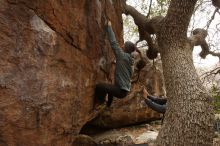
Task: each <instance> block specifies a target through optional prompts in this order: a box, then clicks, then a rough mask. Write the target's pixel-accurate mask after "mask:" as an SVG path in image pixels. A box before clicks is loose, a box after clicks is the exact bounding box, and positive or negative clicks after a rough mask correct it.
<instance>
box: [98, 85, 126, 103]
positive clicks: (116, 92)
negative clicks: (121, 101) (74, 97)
mask: <svg viewBox="0 0 220 146" xmlns="http://www.w3.org/2000/svg"><path fill="white" fill-rule="evenodd" d="M106 94H108V95H109V98H108V103H107V104H108V106H110V105H111V103H112V100H113V96H115V97H117V98H123V97H125V96H126V95H127V94H128V91H125V90H122V89H120V88H119V87H118V86H117V85H112V84H106V83H101V84H97V85H96V89H95V98H97V99H98V100H99V102H101V103H104V102H105V96H106Z"/></svg>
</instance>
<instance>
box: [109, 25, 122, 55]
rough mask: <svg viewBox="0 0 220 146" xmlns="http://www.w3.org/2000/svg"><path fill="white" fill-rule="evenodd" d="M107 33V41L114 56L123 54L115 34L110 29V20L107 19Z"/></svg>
mask: <svg viewBox="0 0 220 146" xmlns="http://www.w3.org/2000/svg"><path fill="white" fill-rule="evenodd" d="M107 34H108V38H109V42H110V44H111V47H112V50H113V52H114V54H115V56H116V58H118V57H121V56H122V55H123V51H122V49H121V48H120V47H119V45H118V42H117V40H116V38H115V34H114V32H113V30H112V27H111V22H110V21H108V25H107Z"/></svg>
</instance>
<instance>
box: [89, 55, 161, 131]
mask: <svg viewBox="0 0 220 146" xmlns="http://www.w3.org/2000/svg"><path fill="white" fill-rule="evenodd" d="M135 73H136V72H135ZM133 81H134V83H133V84H132V90H131V92H130V94H129V95H128V96H127V97H125V98H123V99H117V98H114V100H113V103H112V105H111V107H110V108H106V109H105V110H104V111H103V112H101V113H100V114H99V115H98V116H97V117H96V118H95V119H93V120H92V121H91V122H88V124H87V125H88V126H89V125H94V126H96V127H102V128H119V127H123V126H127V125H132V124H138V123H143V122H149V121H153V120H157V119H161V118H162V114H159V113H158V112H155V111H153V110H152V109H151V108H149V107H148V106H147V105H146V104H145V102H144V98H143V97H141V96H140V94H138V92H139V91H140V90H141V89H142V87H145V88H146V89H147V90H148V92H149V93H150V94H151V95H156V96H159V95H164V89H163V88H164V86H163V76H162V73H161V71H160V70H159V69H158V68H156V67H155V66H152V63H151V62H149V60H147V59H146V66H145V67H144V68H143V69H142V70H141V72H140V76H139V79H138V80H137V75H136V76H135V75H134V77H133ZM87 125H86V126H87ZM89 127H91V126H89Z"/></svg>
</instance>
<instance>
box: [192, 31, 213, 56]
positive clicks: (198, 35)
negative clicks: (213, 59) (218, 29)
mask: <svg viewBox="0 0 220 146" xmlns="http://www.w3.org/2000/svg"><path fill="white" fill-rule="evenodd" d="M207 35H208V33H207V30H205V29H201V28H197V29H195V30H194V31H193V36H192V37H191V38H189V39H190V40H191V42H192V44H193V46H201V48H202V51H201V52H200V54H199V55H200V57H202V58H205V57H206V56H207V55H208V54H209V46H208V44H207V42H206V40H205V38H206V37H207Z"/></svg>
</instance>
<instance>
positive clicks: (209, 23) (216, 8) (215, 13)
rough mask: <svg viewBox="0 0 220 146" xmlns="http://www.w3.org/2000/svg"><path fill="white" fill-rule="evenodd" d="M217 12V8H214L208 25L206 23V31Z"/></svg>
mask: <svg viewBox="0 0 220 146" xmlns="http://www.w3.org/2000/svg"><path fill="white" fill-rule="evenodd" d="M218 10H219V8H216V9H215V11H214V13H213V14H212V17H211V19H210V20H209V21H208V23H207V25H206V27H207V29H209V26H210V24H211V23H212V21H213V20H214V18H215V14H216V13H217V12H218Z"/></svg>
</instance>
